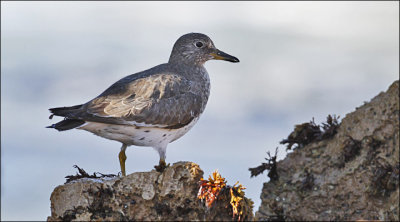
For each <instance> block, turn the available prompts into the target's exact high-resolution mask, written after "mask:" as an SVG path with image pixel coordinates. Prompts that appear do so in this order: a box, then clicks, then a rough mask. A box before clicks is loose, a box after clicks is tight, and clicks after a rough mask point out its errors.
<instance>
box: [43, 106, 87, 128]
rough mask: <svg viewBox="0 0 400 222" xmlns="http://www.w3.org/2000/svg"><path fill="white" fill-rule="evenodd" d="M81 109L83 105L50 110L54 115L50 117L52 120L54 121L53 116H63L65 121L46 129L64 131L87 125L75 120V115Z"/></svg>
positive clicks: (82, 121)
mask: <svg viewBox="0 0 400 222" xmlns="http://www.w3.org/2000/svg"><path fill="white" fill-rule="evenodd" d="M80 108H82V105H76V106H69V107H57V108H51V109H49V110H50V112H51V113H52V114H51V115H50V117H49V118H50V119H52V118H53V116H63V117H65V119H64V120H62V121H60V122H58V123H56V124H53V125H51V126H47V127H46V128H54V129H56V130H58V131H64V130H70V129H73V128H75V127H78V126H80V125H83V124H84V123H85V121H84V120H80V119H76V118H74V116H75V114H76V113H78V112H79V111H81V110H80Z"/></svg>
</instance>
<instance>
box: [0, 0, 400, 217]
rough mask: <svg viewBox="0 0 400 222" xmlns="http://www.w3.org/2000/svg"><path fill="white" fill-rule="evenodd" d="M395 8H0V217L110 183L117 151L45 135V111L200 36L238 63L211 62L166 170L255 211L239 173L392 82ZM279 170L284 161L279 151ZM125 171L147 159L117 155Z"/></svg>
mask: <svg viewBox="0 0 400 222" xmlns="http://www.w3.org/2000/svg"><path fill="white" fill-rule="evenodd" d="M398 18H399V3H398V2H251V3H248V2H103V1H102V2H1V154H2V155H1V181H2V183H1V216H2V218H1V219H2V220H44V219H46V217H47V216H48V215H50V201H49V198H50V194H51V192H52V190H53V189H54V188H55V187H56V186H57V185H60V184H62V183H64V182H65V179H64V177H65V176H66V175H70V174H75V171H76V170H75V169H74V168H72V166H73V165H75V164H77V165H78V166H80V167H82V168H84V169H85V170H86V171H88V172H102V173H117V172H118V171H119V163H118V158H117V155H118V152H119V148H120V144H119V143H117V142H114V141H109V140H106V139H103V138H100V137H97V136H94V135H91V134H90V133H88V132H85V131H79V130H72V131H68V132H62V133H60V132H57V131H55V130H51V129H46V128H44V127H45V126H47V125H50V124H52V123H54V122H56V121H57V120H59V119H57V118H55V119H53V120H49V119H48V116H49V112H48V110H47V109H48V108H50V107H57V106H68V105H76V104H80V103H84V102H87V101H88V100H90V99H92V98H93V97H95V96H97V95H98V94H100V93H101V92H102V91H103V90H104V89H105V88H107V87H108V86H109V85H111V84H112V83H114V82H115V81H117V80H118V79H120V78H122V77H124V76H126V75H128V74H131V73H135V72H138V71H142V70H145V69H148V68H151V67H153V66H155V65H158V64H160V63H164V62H166V61H167V60H168V58H169V53H170V50H171V49H172V45H173V44H174V42H175V41H176V39H177V38H178V37H180V36H181V35H183V34H186V33H188V32H201V33H204V34H207V35H209V36H210V37H211V39H213V41H214V43H215V45H216V46H217V47H218V48H219V49H221V50H223V51H225V52H227V53H230V54H232V55H234V56H236V57H238V58H239V59H240V61H241V62H240V63H237V64H232V63H228V62H222V61H210V62H208V63H207V64H206V68H207V70H208V72H209V74H210V78H211V85H212V86H211V87H212V89H211V97H210V100H209V103H208V105H207V108H206V110H205V112H204V113H203V115H202V117H201V118H200V120H199V122H198V123H197V125H196V126H195V127H194V128H193V129H192V130H191V131H190V132H189V133H188V134H187V135H185V136H184V137H182V138H181V139H180V140H178V141H176V142H173V143H172V144H170V145H169V147H168V151H167V161H168V162H170V163H174V162H177V161H182V160H184V161H193V162H196V163H198V164H199V165H200V167H201V168H202V169H203V170H204V172H205V176H207V177H208V175H209V174H210V173H211V172H212V171H214V170H215V169H219V171H220V173H221V174H222V175H223V176H224V177H226V179H227V180H228V183H229V184H234V183H235V182H236V181H240V183H242V184H243V185H244V186H245V187H247V190H246V193H247V196H249V197H251V198H252V199H253V200H254V202H255V205H256V206H255V210H257V209H258V207H259V205H260V198H259V196H260V193H261V188H262V185H263V182H266V181H267V180H268V179H267V176H266V173H264V174H263V175H261V176H258V177H256V178H252V179H250V173H249V171H248V168H249V167H254V166H257V165H259V164H260V163H261V162H263V161H264V158H265V157H266V151H272V152H273V151H274V150H275V147H277V146H279V141H280V140H281V139H283V138H285V137H286V136H287V135H288V134H289V133H290V132H291V130H292V129H293V125H294V124H298V123H302V122H305V121H309V120H311V118H312V117H315V121H316V122H317V123H320V122H321V121H323V120H325V117H326V116H327V115H328V114H337V115H340V116H342V117H344V115H345V114H346V113H348V112H351V111H353V110H354V109H355V107H357V106H360V105H362V104H363V102H364V101H368V100H370V99H371V98H372V97H373V96H375V95H377V94H378V93H379V92H380V91H383V90H386V89H387V87H388V86H389V85H390V84H391V83H392V82H393V81H394V80H396V79H398V74H399V62H398V61H399V40H398V39H399V20H398ZM279 147H280V151H279V155H278V156H279V159H282V158H284V156H285V155H286V152H285V149H284V146H279ZM127 156H128V159H127V166H126V167H127V172H128V173H132V172H137V171H149V170H151V169H152V168H153V166H154V165H155V164H156V163H157V162H158V154H157V153H156V152H155V151H154V150H152V149H151V148H143V147H130V148H129V149H128V151H127Z"/></svg>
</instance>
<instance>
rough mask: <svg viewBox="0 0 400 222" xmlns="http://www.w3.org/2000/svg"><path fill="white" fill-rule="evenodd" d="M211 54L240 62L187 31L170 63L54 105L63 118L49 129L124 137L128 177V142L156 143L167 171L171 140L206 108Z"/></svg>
mask: <svg viewBox="0 0 400 222" xmlns="http://www.w3.org/2000/svg"><path fill="white" fill-rule="evenodd" d="M211 59H216V60H226V61H229V62H239V59H237V58H236V57H234V56H231V55H229V54H227V53H224V52H222V51H220V50H218V49H217V48H216V47H215V46H214V43H213V41H212V40H211V39H210V38H209V37H208V36H206V35H204V34H201V33H189V34H186V35H183V36H181V37H180V38H179V39H178V40H177V41H176V42H175V44H174V46H173V48H172V52H171V55H170V57H169V61H168V62H167V63H164V64H161V65H158V66H155V67H153V68H151V69H148V70H145V71H142V72H138V73H135V74H132V75H129V76H126V77H124V78H122V79H120V80H119V81H117V82H115V83H114V84H112V85H111V86H110V87H109V88H107V89H106V90H105V91H104V92H103V93H101V94H100V95H99V96H97V97H96V98H94V99H92V100H90V101H89V102H87V103H84V104H81V105H76V106H69V107H58V108H51V109H49V110H50V112H51V113H52V114H51V116H50V119H51V118H52V117H53V116H54V115H56V116H62V117H64V120H62V121H60V122H58V123H56V124H53V125H51V126H48V128H54V129H56V130H58V131H65V130H70V129H74V128H76V129H82V130H86V131H89V132H91V133H93V134H95V135H97V136H101V137H103V138H107V139H110V140H115V141H119V142H121V143H122V147H121V151H120V152H119V155H118V157H119V162H120V167H121V173H122V175H123V176H125V175H126V173H125V161H126V155H125V150H126V148H127V147H128V146H131V145H135V146H148V147H153V148H154V149H155V150H157V151H158V154H159V155H160V161H159V165H158V166H155V168H156V170H157V171H163V170H164V169H165V167H167V165H166V163H165V158H166V149H167V145H168V144H169V143H171V142H173V141H175V140H177V139H179V138H180V137H182V136H183V135H184V134H185V133H187V132H188V131H189V130H190V129H191V128H192V127H193V125H194V124H195V123H196V122H197V121H198V119H199V117H200V114H201V113H202V112H203V111H204V109H205V106H206V104H207V100H208V96H209V94H210V79H209V76H208V73H207V70H206V69H205V68H204V63H205V62H206V61H208V60H211Z"/></svg>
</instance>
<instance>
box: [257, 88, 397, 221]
mask: <svg viewBox="0 0 400 222" xmlns="http://www.w3.org/2000/svg"><path fill="white" fill-rule="evenodd" d="M277 172H278V175H279V179H278V180H273V181H270V182H267V183H264V186H263V189H262V194H261V200H262V203H261V205H260V208H259V210H258V211H257V212H256V220H296V221H299V220H305V221H309V220H319V221H322V220H386V221H387V220H395V221H399V205H398V204H399V81H395V82H394V83H393V84H392V85H391V86H390V87H389V89H388V90H387V92H385V93H380V94H379V95H378V96H376V97H375V98H373V99H372V100H371V101H370V102H369V103H365V104H364V105H362V106H361V107H359V108H357V109H356V110H355V111H354V112H352V113H349V114H347V115H346V117H345V118H344V119H343V120H342V122H341V124H340V126H339V128H338V132H337V134H336V135H335V136H334V137H333V138H331V139H326V140H322V141H318V142H313V143H311V144H308V145H306V146H304V147H302V148H298V149H295V150H294V151H293V152H291V153H289V154H288V155H287V157H286V158H285V159H284V160H281V161H279V162H278V163H277Z"/></svg>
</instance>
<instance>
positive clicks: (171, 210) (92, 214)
mask: <svg viewBox="0 0 400 222" xmlns="http://www.w3.org/2000/svg"><path fill="white" fill-rule="evenodd" d="M202 176H203V171H202V170H201V169H200V168H199V166H198V165H197V164H195V163H191V162H178V163H175V164H173V165H172V166H170V167H168V168H166V170H165V171H164V172H163V173H159V172H157V171H155V170H152V171H151V172H138V173H133V174H130V175H128V176H126V177H112V178H98V179H92V178H82V179H77V180H74V181H71V182H69V183H66V184H64V185H60V186H58V187H56V188H55V189H54V191H53V193H52V194H51V198H50V200H51V216H50V217H48V218H47V220H48V221H65V220H66V221H133V220H139V221H143V220H145V221H159V220H162V221H189V220H190V221H192V220H220V221H229V220H232V209H231V208H230V207H229V206H230V205H229V202H226V201H223V198H222V197H221V198H219V199H221V200H219V199H218V200H217V201H216V203H215V206H213V207H211V208H210V209H207V208H206V207H205V205H204V203H203V202H202V201H201V200H199V199H198V198H197V194H198V191H199V181H200V179H201V178H202ZM242 218H246V219H252V218H253V214H252V212H250V213H248V215H243V216H242Z"/></svg>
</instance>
